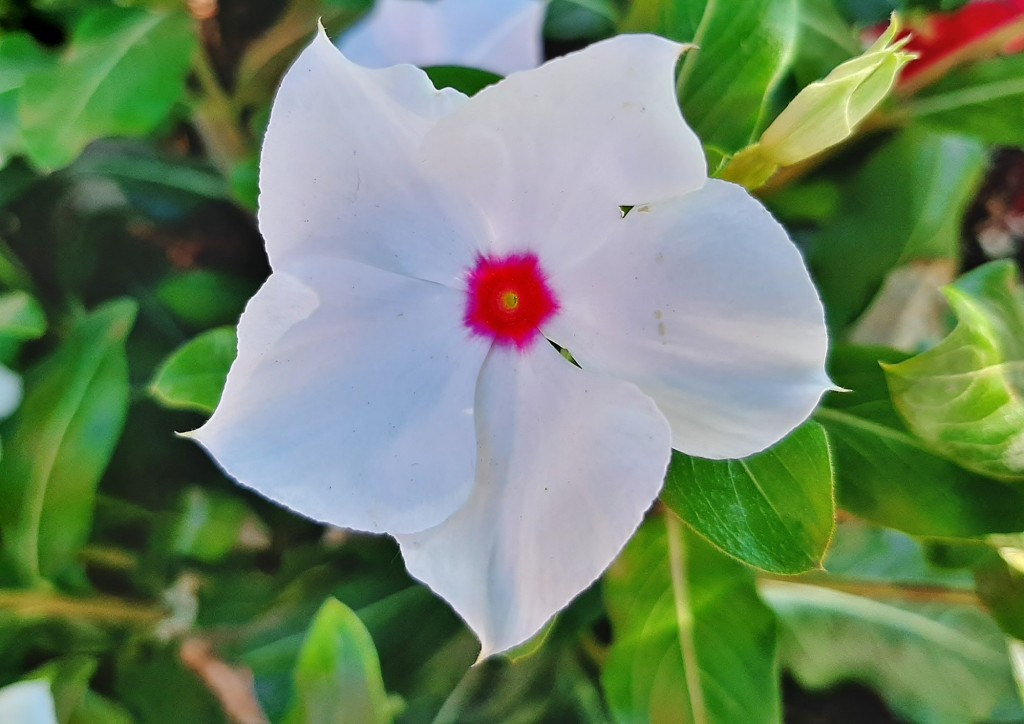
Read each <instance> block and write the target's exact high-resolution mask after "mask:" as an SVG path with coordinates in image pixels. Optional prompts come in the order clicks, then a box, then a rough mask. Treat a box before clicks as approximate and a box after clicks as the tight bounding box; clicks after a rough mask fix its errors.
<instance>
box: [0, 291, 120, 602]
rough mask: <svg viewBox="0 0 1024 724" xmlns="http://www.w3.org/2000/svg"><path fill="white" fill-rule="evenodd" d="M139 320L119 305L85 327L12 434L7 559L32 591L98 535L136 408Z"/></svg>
mask: <svg viewBox="0 0 1024 724" xmlns="http://www.w3.org/2000/svg"><path fill="white" fill-rule="evenodd" d="M135 313H136V306H135V304H134V302H131V301H127V300H120V301H116V302H110V303H108V304H105V305H104V306H102V307H100V308H98V309H97V310H96V311H95V312H93V313H91V314H89V315H87V316H84V317H82V318H81V319H79V320H78V321H77V322H76V323H75V325H74V327H72V329H71V330H70V333H69V334H68V336H67V338H66V339H65V341H64V342H63V344H62V345H61V346H60V348H59V349H57V351H56V352H54V354H53V355H51V356H50V357H49V358H48V359H47V360H46V361H44V362H43V363H42V364H41V365H40V366H39V367H38V368H36V369H35V370H33V371H32V372H31V373H30V374H29V375H28V376H27V377H26V389H27V391H26V394H25V401H24V403H23V404H22V406H21V409H20V410H19V412H18V414H17V415H16V416H15V417H14V418H12V419H11V421H9V423H8V424H7V425H6V426H5V428H4V438H5V440H6V441H9V444H8V445H6V448H7V450H6V454H5V455H4V457H3V459H2V460H0V501H2V504H0V527H2V529H3V531H4V535H3V553H4V557H5V558H6V559H7V562H8V563H9V564H10V565H11V566H12V567H13V568H14V570H15V571H16V572H17V575H18V577H19V578H20V579H21V580H22V581H24V582H31V581H35V580H37V579H38V578H39V577H40V576H44V577H53V576H56V575H59V574H60V573H61V572H62V571H63V570H64V569H65V568H66V567H67V566H69V565H70V564H71V563H73V562H74V560H75V556H76V555H77V553H78V549H79V548H80V547H81V546H82V544H83V543H85V541H86V540H87V538H88V536H89V531H90V529H91V527H92V516H93V504H94V500H95V495H96V486H97V484H98V482H99V479H100V476H101V475H102V474H103V471H104V470H105V469H106V466H107V463H108V461H109V460H110V456H111V454H112V453H113V451H114V447H115V446H116V444H117V441H118V439H119V438H120V436H121V431H122V429H123V427H124V420H125V415H126V413H127V409H128V397H129V389H128V362H127V359H126V356H125V339H126V338H127V336H128V333H129V332H130V331H131V328H132V325H133V323H134V321H135Z"/></svg>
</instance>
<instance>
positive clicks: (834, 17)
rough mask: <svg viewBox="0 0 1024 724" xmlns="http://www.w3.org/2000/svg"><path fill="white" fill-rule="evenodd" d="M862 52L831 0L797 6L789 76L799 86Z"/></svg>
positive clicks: (855, 37) (817, 0)
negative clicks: (798, 19) (797, 16)
mask: <svg viewBox="0 0 1024 724" xmlns="http://www.w3.org/2000/svg"><path fill="white" fill-rule="evenodd" d="M862 52H863V46H862V45H861V43H860V39H859V38H857V34H856V32H854V29H853V28H852V27H851V25H850V23H848V22H847V21H846V19H845V18H844V17H843V16H842V15H840V14H839V11H838V10H837V9H836V7H835V3H834V2H833V0H814V2H801V3H800V31H799V34H798V36H797V43H796V55H795V56H794V57H793V75H794V76H796V81H797V83H798V84H799V85H800V86H801V87H803V86H805V85H808V84H810V83H813V82H814V81H816V80H818V79H819V78H824V77H825V76H826V75H828V74H829V72H830V71H831V70H832V69H833V68H835V67H836V66H837V65H839V64H840V63H842V62H844V61H847V60H849V59H850V58H852V57H854V56H856V55H860V54H861V53H862Z"/></svg>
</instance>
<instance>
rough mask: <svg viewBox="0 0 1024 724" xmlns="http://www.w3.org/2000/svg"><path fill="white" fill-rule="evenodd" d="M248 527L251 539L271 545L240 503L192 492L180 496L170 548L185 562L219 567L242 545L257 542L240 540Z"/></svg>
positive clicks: (220, 496) (222, 497) (236, 500)
mask: <svg viewBox="0 0 1024 724" xmlns="http://www.w3.org/2000/svg"><path fill="white" fill-rule="evenodd" d="M247 526H248V527H249V531H248V535H249V537H250V538H255V537H257V536H259V537H261V538H262V539H264V540H265V541H266V543H269V534H268V532H267V531H266V527H265V526H264V525H263V524H262V523H261V522H260V520H259V518H257V517H256V515H255V514H254V513H253V512H252V511H251V510H249V508H248V507H247V506H246V505H245V504H244V503H243V502H242V501H241V500H239V499H238V498H235V497H231V496H228V495H223V494H220V493H216V492H212V491H207V490H203V489H202V488H189V489H188V490H186V491H185V492H184V493H183V494H182V496H181V499H180V502H179V507H178V511H177V515H176V516H175V519H174V523H173V525H172V528H171V535H170V540H169V541H168V547H169V549H170V550H171V552H172V553H174V554H175V555H178V556H181V557H184V558H191V559H194V560H197V561H202V562H203V563H218V562H220V561H222V560H223V559H224V558H225V557H226V556H227V555H228V554H229V553H231V552H232V551H234V550H235V549H236V548H239V547H240V546H241V545H242V544H243V543H245V544H247V545H248V544H250V543H252V542H254V541H242V540H241V537H242V533H243V530H244V529H245V528H246V527H247Z"/></svg>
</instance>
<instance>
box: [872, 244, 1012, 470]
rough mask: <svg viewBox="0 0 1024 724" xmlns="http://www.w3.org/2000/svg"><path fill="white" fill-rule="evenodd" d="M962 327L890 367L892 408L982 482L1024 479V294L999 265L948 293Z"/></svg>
mask: <svg viewBox="0 0 1024 724" xmlns="http://www.w3.org/2000/svg"><path fill="white" fill-rule="evenodd" d="M944 292H945V295H946V298H947V299H948V300H949V303H950V306H951V307H952V308H953V311H954V313H955V314H956V316H957V319H958V321H959V323H958V324H957V326H956V329H954V330H953V332H952V333H951V334H950V335H949V336H948V337H946V338H945V339H944V340H942V342H940V343H939V344H937V345H936V346H935V347H933V348H932V349H930V350H928V351H927V352H924V353H922V354H920V355H918V356H916V357H912V358H911V359H909V360H906V361H905V362H900V363H898V364H890V365H886V366H885V375H886V379H887V380H888V382H889V390H890V392H891V393H892V399H893V403H894V404H895V406H896V409H897V410H898V411H899V413H900V415H901V416H902V417H903V420H904V421H905V422H906V423H907V425H908V427H910V429H911V430H913V432H914V433H915V434H916V435H917V436H918V437H920V438H921V439H923V440H925V441H926V442H927V443H929V444H930V445H931V446H932V447H933V448H934V449H935V450H937V451H938V452H940V453H941V454H943V455H946V456H947V457H949V458H950V459H952V460H954V461H955V462H957V463H958V464H960V465H962V466H963V467H965V468H968V469H970V470H975V471H977V472H979V473H982V474H983V475H988V476H990V477H995V478H1000V479H1005V480H1024V289H1022V288H1021V285H1020V281H1019V279H1018V275H1017V271H1016V266H1015V265H1014V264H1013V262H1010V261H1002V262H992V263H991V264H986V265H985V266H983V267H980V268H978V269H975V270H974V271H972V272H971V273H969V274H967V275H965V276H963V277H961V278H960V279H959V280H957V281H956V282H955V283H953V284H951V285H950V286H948V287H946V288H945V289H944Z"/></svg>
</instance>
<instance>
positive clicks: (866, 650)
mask: <svg viewBox="0 0 1024 724" xmlns="http://www.w3.org/2000/svg"><path fill="white" fill-rule="evenodd" d="M759 590H760V591H761V594H762V595H763V596H764V598H765V600H766V601H767V603H768V604H769V605H770V606H771V607H772V609H773V610H774V611H775V613H776V614H777V615H778V617H779V620H780V623H781V627H780V639H779V654H780V659H781V663H782V666H783V667H785V668H787V669H789V670H790V671H792V672H793V674H794V675H795V676H796V678H797V680H798V681H799V682H800V683H801V685H803V686H804V687H807V688H811V689H817V688H823V687H827V686H831V685H834V684H838V683H840V682H844V681H849V680H855V681H860V682H864V683H866V684H868V685H869V686H871V687H873V688H874V689H875V690H877V691H878V693H879V694H881V695H882V697H884V698H885V700H886V701H887V703H888V704H889V706H891V707H892V708H893V709H894V710H895V711H896V712H898V713H899V714H900V715H902V716H903V717H905V718H906V719H908V720H909V721H913V722H922V723H929V722H934V723H936V724H939V723H943V724H944V723H947V722H948V724H960V723H961V722H969V721H1005V722H1009V721H1020V718H1021V717H1022V716H1024V710H1022V709H1021V705H1020V701H1019V699H1018V698H1017V692H1016V687H1015V685H1014V681H1013V676H1012V674H1011V670H1010V661H1009V658H1008V657H1007V652H1006V643H1005V640H1004V638H1003V634H1002V632H1001V631H1000V630H999V628H998V626H996V625H995V623H994V622H993V621H992V620H991V619H990V618H989V617H988V616H986V615H985V614H984V613H983V612H981V611H980V610H978V609H976V608H973V607H970V606H951V605H945V604H938V603H929V604H916V605H911V604H900V603H896V602H893V601H887V600H876V599H873V598H865V597H862V596H857V595H853V594H851V593H846V592H843V591H838V590H830V589H828V588H823V587H819V586H811V585H806V584H802V583H790V582H785V581H762V582H761V583H760V585H759Z"/></svg>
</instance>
